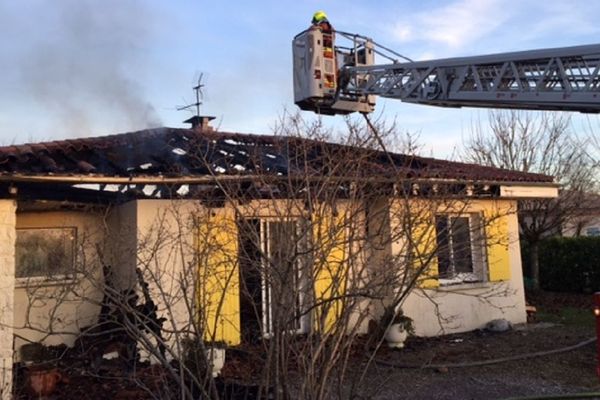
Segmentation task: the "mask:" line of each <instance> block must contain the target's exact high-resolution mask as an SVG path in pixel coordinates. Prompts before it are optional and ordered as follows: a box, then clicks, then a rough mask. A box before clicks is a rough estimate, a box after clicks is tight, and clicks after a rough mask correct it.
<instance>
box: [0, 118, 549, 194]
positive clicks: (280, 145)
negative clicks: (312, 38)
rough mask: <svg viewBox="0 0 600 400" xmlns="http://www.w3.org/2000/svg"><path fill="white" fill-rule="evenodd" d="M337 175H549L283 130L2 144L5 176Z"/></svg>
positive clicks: (538, 178)
mask: <svg viewBox="0 0 600 400" xmlns="http://www.w3.org/2000/svg"><path fill="white" fill-rule="evenodd" d="M257 173H260V174H273V175H281V176H284V175H305V174H307V173H309V174H312V175H326V174H327V175H339V176H361V177H367V178H368V177H380V178H391V179H397V178H425V179H429V178H432V179H433V178H436V179H456V180H467V181H486V182H542V183H550V182H552V181H553V178H552V177H551V176H547V175H541V174H531V173H523V172H518V171H510V170H506V169H500V168H492V167H485V166H481V165H475V164H466V163H460V162H454V161H446V160H439V159H434V158H426V157H415V156H407V155H402V154H385V153H382V152H378V151H373V150H365V149H360V148H356V147H350V146H344V145H340V144H335V143H326V142H319V141H314V140H308V139H301V138H296V137H285V136H266V135H249V134H240V133H229V132H213V131H210V132H199V131H195V130H190V129H176V128H158V129H148V130H143V131H137V132H131V133H124V134H118V135H111V136H102V137H90V138H82V139H66V140H57V141H52V142H42V143H31V144H22V145H12V146H5V147H0V174H2V175H12V174H20V175H88V174H94V175H101V176H110V177H131V176H156V175H164V176H178V175H186V176H200V175H207V174H216V175H219V174H226V175H245V174H257Z"/></svg>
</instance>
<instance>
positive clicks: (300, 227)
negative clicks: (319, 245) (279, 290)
mask: <svg viewBox="0 0 600 400" xmlns="http://www.w3.org/2000/svg"><path fill="white" fill-rule="evenodd" d="M242 219H244V220H255V221H257V222H258V230H259V237H258V240H259V243H257V245H258V250H259V253H260V255H259V257H260V260H258V259H257V260H255V262H258V264H257V266H258V267H259V269H260V274H259V275H260V292H261V293H260V303H261V304H260V305H258V304H256V306H257V307H258V306H260V314H261V315H260V318H258V319H259V322H260V334H261V336H262V337H263V338H270V337H272V336H273V335H274V333H275V331H274V328H275V327H274V323H273V322H274V321H273V313H274V307H273V301H272V300H273V299H272V293H273V291H274V290H276V289H274V283H273V282H272V279H271V276H270V273H271V272H272V271H271V265H270V263H271V262H272V254H271V251H272V249H271V248H270V247H271V236H270V235H271V228H272V227H271V226H270V224H272V223H293V224H294V228H295V231H296V233H297V238H298V240H297V242H296V243H295V249H294V254H295V260H294V261H295V265H294V269H295V275H296V279H295V281H296V286H297V287H296V288H295V290H294V291H297V294H298V299H297V302H296V300H295V301H294V302H295V304H297V306H296V307H295V308H296V310H295V311H296V312H297V313H298V314H299V315H300V318H299V319H298V322H297V328H295V329H287V330H286V332H288V333H292V334H303V333H308V332H309V331H310V329H311V316H310V314H311V313H310V312H309V311H308V309H307V304H309V302H310V290H311V288H312V287H313V286H312V277H311V273H310V271H311V270H310V268H309V265H310V263H309V258H310V256H309V254H308V250H309V249H310V243H311V240H312V234H311V233H312V232H311V231H310V230H309V229H310V225H309V224H308V223H307V221H308V220H307V219H306V218H305V217H303V216H296V215H293V216H289V217H287V216H286V217H282V216H267V215H256V216H245V217H242ZM257 300H258V299H257Z"/></svg>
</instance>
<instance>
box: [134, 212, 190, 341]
mask: <svg viewBox="0 0 600 400" xmlns="http://www.w3.org/2000/svg"><path fill="white" fill-rule="evenodd" d="M135 207H136V219H137V235H136V239H137V254H138V256H137V267H138V268H140V269H141V270H142V271H144V276H145V279H146V282H147V283H148V284H149V285H150V289H151V295H152V299H153V301H154V302H155V303H156V304H157V306H158V312H157V314H158V316H159V317H163V318H166V319H167V320H166V322H165V324H164V326H163V328H164V329H163V334H164V335H165V336H166V337H165V339H166V341H167V343H169V344H170V345H171V347H172V348H175V345H176V343H181V339H182V338H183V337H186V336H187V335H189V334H190V332H192V331H193V327H192V326H191V322H192V321H191V320H190V316H193V315H194V312H195V311H194V309H193V307H195V302H196V296H197V294H196V293H195V292H194V290H195V288H196V287H197V282H194V279H197V278H198V274H197V271H198V265H197V262H195V260H194V259H193V254H194V246H195V244H196V242H195V239H196V235H197V231H196V230H195V229H194V228H195V227H194V216H195V215H197V213H199V212H201V211H200V210H201V207H200V206H199V204H198V203H197V202H194V201H190V200H182V201H177V200H138V201H136V202H135Z"/></svg>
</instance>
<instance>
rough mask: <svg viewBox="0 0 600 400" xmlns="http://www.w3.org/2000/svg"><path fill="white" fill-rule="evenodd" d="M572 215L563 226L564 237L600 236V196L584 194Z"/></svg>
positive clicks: (589, 193) (590, 193)
mask: <svg viewBox="0 0 600 400" xmlns="http://www.w3.org/2000/svg"><path fill="white" fill-rule="evenodd" d="M572 214H574V215H571V217H570V218H569V219H568V220H567V221H565V222H564V224H563V226H562V235H563V236H567V237H570V236H600V194H597V193H592V192H587V193H583V194H582V195H581V198H580V204H579V207H578V209H577V211H576V212H574V213H572Z"/></svg>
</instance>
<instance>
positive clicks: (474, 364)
mask: <svg viewBox="0 0 600 400" xmlns="http://www.w3.org/2000/svg"><path fill="white" fill-rule="evenodd" d="M595 341H596V338H595V337H594V338H591V339H587V340H584V341H583V342H580V343H577V344H575V345H573V346H567V347H562V348H559V349H554V350H547V351H537V352H534V353H527V354H519V355H516V356H510V357H502V358H495V359H493V360H485V361H467V362H463V363H456V364H423V365H419V364H403V363H394V362H390V361H384V360H380V359H375V363H376V364H379V365H382V366H386V367H392V368H416V369H425V368H433V369H437V368H464V367H479V366H482V365H491V364H499V363H503V362H508V361H516V360H523V359H526V358H533V357H541V356H548V355H551V354H558V353H565V352H567V351H572V350H575V349H578V348H580V347H584V346H587V345H588V344H591V343H594V342H595ZM599 397H600V396H599ZM537 398H538V397H533V398H532V399H537ZM541 398H542V397H540V399H541ZM544 398H546V397H544ZM565 398H571V397H565ZM573 398H575V397H573ZM583 398H590V397H583Z"/></svg>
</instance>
